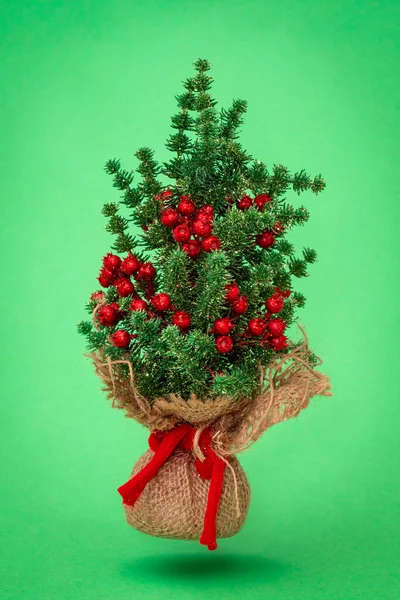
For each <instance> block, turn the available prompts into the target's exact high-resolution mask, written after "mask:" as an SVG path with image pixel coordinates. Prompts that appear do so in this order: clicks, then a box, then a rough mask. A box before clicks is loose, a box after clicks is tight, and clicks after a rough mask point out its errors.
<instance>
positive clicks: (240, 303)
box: [232, 294, 249, 315]
mask: <svg viewBox="0 0 400 600" xmlns="http://www.w3.org/2000/svg"><path fill="white" fill-rule="evenodd" d="M248 308H249V303H248V300H247V298H246V296H245V295H244V294H242V295H241V296H240V297H239V298H238V300H236V302H235V303H234V304H232V310H233V312H235V313H236V314H238V315H242V314H243V313H245V312H246V310H247V309H248Z"/></svg>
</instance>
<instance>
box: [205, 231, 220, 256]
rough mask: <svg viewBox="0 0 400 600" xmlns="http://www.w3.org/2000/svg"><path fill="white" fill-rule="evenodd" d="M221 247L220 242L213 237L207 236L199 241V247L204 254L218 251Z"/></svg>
mask: <svg viewBox="0 0 400 600" xmlns="http://www.w3.org/2000/svg"><path fill="white" fill-rule="evenodd" d="M220 246H221V241H220V240H219V239H218V238H217V237H216V236H215V235H209V236H208V237H206V238H204V239H203V240H202V241H201V247H202V248H203V250H204V251H205V252H212V251H213V250H218V249H219V247H220Z"/></svg>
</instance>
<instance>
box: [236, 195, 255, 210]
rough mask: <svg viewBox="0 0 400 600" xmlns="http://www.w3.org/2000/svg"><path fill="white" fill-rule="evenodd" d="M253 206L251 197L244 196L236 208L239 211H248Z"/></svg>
mask: <svg viewBox="0 0 400 600" xmlns="http://www.w3.org/2000/svg"><path fill="white" fill-rule="evenodd" d="M252 204H253V200H252V199H251V197H250V196H242V197H241V198H240V200H238V201H237V202H236V206H237V207H238V209H239V210H248V209H249V208H250V206H251V205H252Z"/></svg>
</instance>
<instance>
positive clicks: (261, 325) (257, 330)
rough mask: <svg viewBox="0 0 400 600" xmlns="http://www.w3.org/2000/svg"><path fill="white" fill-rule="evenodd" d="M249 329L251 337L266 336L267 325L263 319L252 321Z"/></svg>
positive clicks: (249, 323)
mask: <svg viewBox="0 0 400 600" xmlns="http://www.w3.org/2000/svg"><path fill="white" fill-rule="evenodd" d="M247 327H248V330H249V332H250V333H251V335H264V333H265V329H266V324H265V321H264V320H263V319H250V321H249V322H248V325H247Z"/></svg>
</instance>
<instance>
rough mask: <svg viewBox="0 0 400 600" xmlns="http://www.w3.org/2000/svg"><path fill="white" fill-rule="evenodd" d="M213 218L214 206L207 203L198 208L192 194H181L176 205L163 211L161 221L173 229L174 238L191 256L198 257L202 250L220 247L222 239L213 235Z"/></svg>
mask: <svg viewBox="0 0 400 600" xmlns="http://www.w3.org/2000/svg"><path fill="white" fill-rule="evenodd" d="M213 220H214V211H213V207H212V206H211V205H209V204H205V205H204V206H202V207H201V208H199V209H197V208H196V205H195V203H194V202H193V200H192V198H191V197H190V196H181V197H180V200H179V203H178V205H177V206H176V207H169V208H164V210H163V211H162V212H161V223H163V225H165V226H166V227H169V228H170V229H172V235H173V238H174V240H175V241H176V242H178V243H179V244H181V246H182V250H183V251H184V252H186V253H187V254H188V256H190V258H197V257H198V256H199V254H200V252H201V251H202V250H204V252H212V251H213V250H218V249H219V248H220V246H221V241H220V240H219V238H217V237H216V236H215V235H212V230H213Z"/></svg>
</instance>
